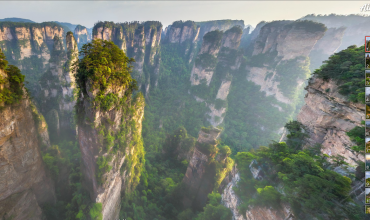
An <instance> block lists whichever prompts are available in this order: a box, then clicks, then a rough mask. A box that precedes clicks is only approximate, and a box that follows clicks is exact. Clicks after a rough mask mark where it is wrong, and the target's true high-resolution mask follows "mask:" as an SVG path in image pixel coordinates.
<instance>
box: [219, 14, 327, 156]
mask: <svg viewBox="0 0 370 220" xmlns="http://www.w3.org/2000/svg"><path fill="white" fill-rule="evenodd" d="M260 26H262V27H261V28H260V30H258V29H259V27H258V28H256V29H255V30H254V31H253V32H252V34H251V35H253V36H255V35H256V34H255V32H258V33H259V34H258V37H256V38H254V37H253V38H254V40H253V41H251V42H250V44H249V46H248V48H246V50H245V51H246V52H245V55H246V56H244V59H243V60H242V64H241V65H240V68H239V70H238V71H237V72H236V73H235V74H233V79H232V82H231V87H230V88H231V89H230V92H229V95H228V111H226V116H225V119H224V126H225V132H224V133H223V135H222V136H221V138H222V139H223V140H224V141H225V142H226V144H228V145H229V146H232V147H233V148H235V149H237V150H238V151H245V150H247V149H251V148H253V147H257V146H259V145H265V144H267V143H268V142H269V141H270V140H275V139H277V138H278V137H279V134H280V133H281V132H282V131H283V128H282V127H283V125H284V124H285V123H286V122H287V121H288V120H290V119H292V118H293V117H294V116H295V115H296V114H297V113H298V111H297V110H298V109H299V107H300V106H301V105H302V104H303V102H302V98H301V97H302V96H303V88H304V84H305V80H306V79H307V78H308V76H309V73H310V70H309V64H310V59H309V57H308V56H309V54H310V51H311V50H312V49H313V48H314V46H315V44H316V43H317V42H318V40H319V39H321V38H322V37H323V36H324V33H325V31H326V28H325V26H324V25H323V24H319V23H314V22H311V21H304V22H302V21H274V22H270V23H267V24H264V23H263V22H261V23H260ZM251 37H252V36H251ZM241 49H243V48H241ZM252 103H253V104H252Z"/></svg>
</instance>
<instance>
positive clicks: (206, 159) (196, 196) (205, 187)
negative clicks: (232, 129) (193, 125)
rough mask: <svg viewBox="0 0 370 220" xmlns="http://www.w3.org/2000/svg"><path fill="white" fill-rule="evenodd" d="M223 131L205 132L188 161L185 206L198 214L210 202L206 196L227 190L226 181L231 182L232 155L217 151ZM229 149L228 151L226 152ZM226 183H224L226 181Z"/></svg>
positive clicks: (185, 181) (207, 129) (200, 133)
mask: <svg viewBox="0 0 370 220" xmlns="http://www.w3.org/2000/svg"><path fill="white" fill-rule="evenodd" d="M220 132H221V130H220V129H218V128H202V129H201V131H199V136H198V140H197V142H196V143H195V148H194V150H193V155H192V156H191V159H190V161H189V165H188V168H187V170H186V173H185V176H184V179H183V181H182V182H183V183H184V184H185V188H186V193H184V198H183V202H182V203H183V206H184V207H185V208H188V207H192V208H193V209H195V210H199V209H200V208H202V207H204V205H205V204H206V202H207V195H208V194H209V193H211V192H212V191H213V190H216V191H218V190H219V188H220V187H221V188H222V187H224V186H225V185H226V184H227V183H226V184H225V183H224V184H222V182H223V181H224V179H225V178H226V179H227V180H228V179H229V176H228V175H229V173H230V172H232V169H233V165H234V161H233V160H232V159H231V158H229V157H228V156H229V155H230V153H231V151H230V149H229V148H228V147H227V148H225V147H224V148H220V149H218V148H217V144H218V141H217V138H218V136H219V135H220ZM227 149H228V150H227ZM227 180H225V181H227Z"/></svg>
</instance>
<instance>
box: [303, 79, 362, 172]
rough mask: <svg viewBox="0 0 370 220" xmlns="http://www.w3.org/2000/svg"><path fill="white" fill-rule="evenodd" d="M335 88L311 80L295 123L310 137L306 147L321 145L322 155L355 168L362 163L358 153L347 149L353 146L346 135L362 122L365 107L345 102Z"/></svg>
mask: <svg viewBox="0 0 370 220" xmlns="http://www.w3.org/2000/svg"><path fill="white" fill-rule="evenodd" d="M338 90H339V88H338V85H337V84H336V83H335V82H333V81H332V80H330V81H328V82H325V81H323V80H322V79H319V78H316V77H313V78H311V79H310V80H309V84H308V86H307V95H306V97H305V103H306V104H305V105H304V106H303V107H302V109H301V111H300V113H299V114H298V121H299V122H301V123H302V124H303V125H305V126H306V127H307V131H308V133H309V135H310V139H309V143H308V145H311V146H313V145H315V144H321V145H322V153H325V154H328V155H330V156H332V155H333V156H335V155H342V156H344V158H345V160H346V162H348V163H349V164H351V165H356V164H357V163H356V162H355V161H358V160H360V161H364V160H365V158H364V156H363V155H362V154H358V153H356V152H355V151H353V150H351V149H349V147H350V146H355V145H356V144H355V143H354V142H352V141H351V140H350V138H349V137H348V135H347V134H346V132H348V131H350V130H351V129H353V128H354V127H356V126H361V121H363V120H365V114H364V112H365V106H364V105H363V104H360V103H351V102H348V101H347V99H346V97H344V96H342V95H341V94H339V93H338Z"/></svg>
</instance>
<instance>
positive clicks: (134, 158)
mask: <svg viewBox="0 0 370 220" xmlns="http://www.w3.org/2000/svg"><path fill="white" fill-rule="evenodd" d="M91 50H98V51H100V53H99V54H104V53H107V54H110V55H109V56H104V57H103V55H100V57H93V55H91V54H90V50H86V51H84V58H82V59H80V60H79V64H78V65H79V66H78V70H77V75H76V76H77V78H76V82H77V86H78V88H79V99H78V101H77V104H76V105H77V107H76V110H77V117H78V122H77V124H78V142H79V144H80V150H81V155H82V162H83V165H82V173H83V176H84V185H85V187H86V189H87V190H88V191H89V193H90V198H91V199H92V201H94V202H96V203H101V204H102V216H103V219H107V220H108V219H109V220H110V219H112V220H113V219H118V215H119V210H120V202H121V192H122V193H123V194H124V193H129V192H131V191H132V190H133V189H134V188H135V186H136V185H137V184H138V183H139V179H140V178H139V177H140V172H141V168H142V166H143V163H144V149H143V143H142V137H141V129H142V124H141V123H142V120H143V115H144V97H143V96H142V95H141V94H138V95H137V96H136V97H135V98H134V97H132V91H133V90H134V89H135V82H134V81H133V79H132V78H131V76H130V74H129V71H130V68H129V66H131V61H129V60H128V59H126V58H125V57H126V56H125V54H124V53H123V52H122V50H120V49H119V48H118V47H117V46H116V45H114V44H113V43H112V42H108V41H102V40H94V41H92V45H91ZM90 56H91V57H90ZM89 58H93V60H94V62H96V63H99V65H101V66H103V67H102V69H101V72H98V71H96V70H94V69H92V70H91V69H89V71H91V72H90V74H89V75H85V74H86V72H84V71H86V69H85V68H86V65H88V64H89V63H88V61H86V62H87V63H86V62H85V59H89ZM112 60H114V62H113V61H112ZM118 66H119V67H120V68H117V67H118ZM121 67H124V69H121ZM99 74H103V75H99ZM111 74H114V76H115V77H109V76H111ZM103 78H104V79H106V81H101V79H103Z"/></svg>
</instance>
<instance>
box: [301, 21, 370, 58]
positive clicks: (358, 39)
mask: <svg viewBox="0 0 370 220" xmlns="http://www.w3.org/2000/svg"><path fill="white" fill-rule="evenodd" d="M300 20H311V21H316V22H320V23H323V24H325V25H326V26H327V27H328V28H337V29H339V28H343V27H344V28H346V30H345V31H344V34H343V37H342V41H341V44H340V45H339V47H338V49H337V51H341V50H343V49H346V48H347V47H349V46H351V45H356V46H362V45H364V43H365V38H364V37H365V36H366V35H368V33H369V31H370V29H369V27H368V26H367V25H366V24H367V23H368V22H369V17H367V16H363V15H354V14H352V15H335V14H330V15H307V16H305V17H303V18H301V19H300ZM337 51H333V52H337Z"/></svg>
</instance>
